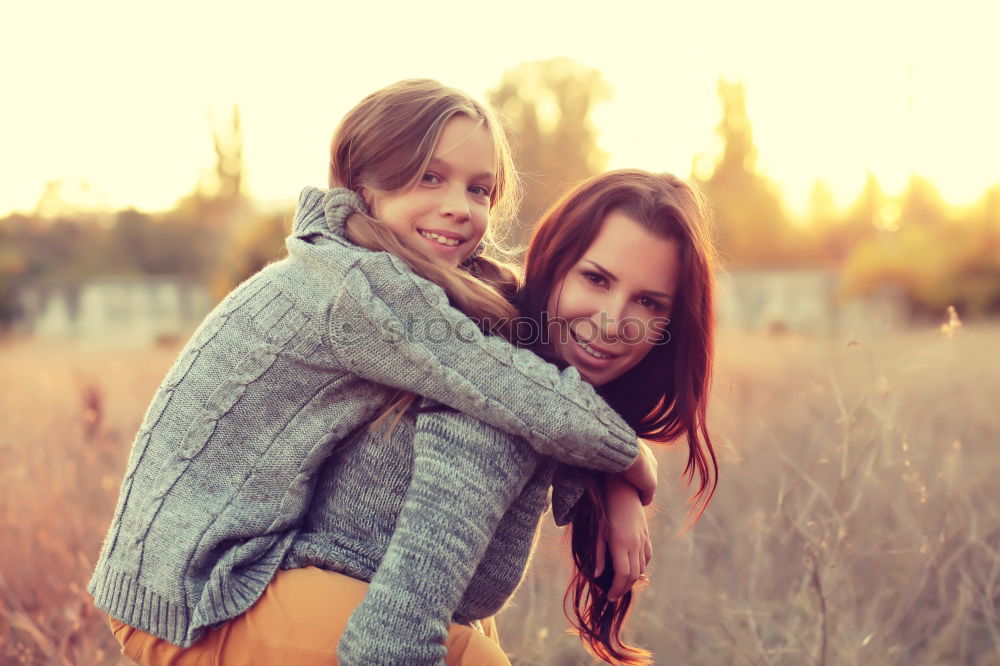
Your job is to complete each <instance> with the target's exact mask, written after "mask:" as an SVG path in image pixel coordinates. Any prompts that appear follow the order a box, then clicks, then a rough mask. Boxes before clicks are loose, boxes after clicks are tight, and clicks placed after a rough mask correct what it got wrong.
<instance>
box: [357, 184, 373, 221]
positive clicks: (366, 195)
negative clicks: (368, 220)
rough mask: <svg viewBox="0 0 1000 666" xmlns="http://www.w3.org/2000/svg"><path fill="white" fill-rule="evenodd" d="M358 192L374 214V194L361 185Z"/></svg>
mask: <svg viewBox="0 0 1000 666" xmlns="http://www.w3.org/2000/svg"><path fill="white" fill-rule="evenodd" d="M358 194H359V195H360V196H361V200H362V201H364V202H365V207H366V208H368V210H369V212H371V214H372V215H375V195H374V193H372V191H371V190H370V189H368V188H367V187H365V186H364V185H362V186H361V187H359V188H358Z"/></svg>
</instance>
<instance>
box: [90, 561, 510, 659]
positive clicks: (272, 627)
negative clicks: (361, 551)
mask: <svg viewBox="0 0 1000 666" xmlns="http://www.w3.org/2000/svg"><path fill="white" fill-rule="evenodd" d="M367 590H368V583H365V582H363V581H360V580H356V579H354V578H350V577H348V576H343V575H341V574H337V573H333V572H331V571H324V570H322V569H317V568H316V567H306V568H304V569H290V570H287V571H279V572H278V574H277V575H276V576H275V577H274V580H272V581H271V584H270V585H268V586H267V589H265V590H264V595H263V596H262V597H261V598H260V599H259V600H258V601H257V603H256V604H254V605H253V606H252V607H251V608H250V609H249V610H248V611H247V612H245V613H243V614H242V615H240V616H238V617H235V618H233V619H232V620H230V621H229V622H226V623H225V624H224V625H222V626H221V627H219V628H218V629H215V630H212V631H209V632H207V633H205V634H204V635H203V636H202V637H201V638H200V639H198V641H196V642H195V644H194V645H192V646H191V647H189V648H179V647H177V646H176V645H173V644H172V643H168V642H167V641H165V640H163V639H160V638H157V637H156V636H153V635H151V634H148V633H146V632H144V631H141V630H139V629H136V628H134V627H131V626H129V625H127V624H124V623H122V622H119V621H118V620H115V619H114V618H110V623H111V630H112V631H113V632H114V635H115V638H116V639H118V643H119V644H120V645H121V647H122V654H124V655H125V656H127V657H129V658H130V659H132V660H133V661H135V662H136V663H138V664H142V665H143V666H228V665H230V664H238V665H241V666H243V665H247V666H249V665H253V664H261V665H262V666H263V665H266V666H284V665H288V666H321V665H322V666H330V665H335V664H336V663H337V642H338V641H339V640H340V636H341V634H342V633H343V631H344V629H345V628H346V627H347V620H348V618H350V616H351V613H352V612H353V611H354V609H355V608H356V607H357V606H358V604H360V603H361V600H362V599H363V598H364V596H365V592H366V591H367ZM482 625H483V630H482V631H479V629H476V628H473V627H466V626H464V625H460V624H452V625H451V627H450V628H449V631H448V638H447V640H445V647H447V649H448V655H447V657H446V658H445V661H446V663H447V664H448V666H473V665H474V666H510V661H509V660H508V659H507V656H506V655H505V654H504V652H503V650H502V649H500V642H499V639H498V637H497V632H496V625H495V624H494V622H493V618H488V619H486V620H483V622H482Z"/></svg>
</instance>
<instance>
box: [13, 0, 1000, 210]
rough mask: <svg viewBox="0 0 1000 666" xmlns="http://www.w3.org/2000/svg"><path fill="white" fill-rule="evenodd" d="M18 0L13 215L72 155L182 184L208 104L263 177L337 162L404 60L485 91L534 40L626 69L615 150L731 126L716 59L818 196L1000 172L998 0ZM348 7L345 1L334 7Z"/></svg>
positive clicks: (107, 178)
mask: <svg viewBox="0 0 1000 666" xmlns="http://www.w3.org/2000/svg"><path fill="white" fill-rule="evenodd" d="M268 6H271V7H272V9H270V10H264V9H259V8H258V7H259V5H257V4H255V3H248V2H245V0H244V1H241V2H235V1H227V2H212V1H211V0H199V1H197V2H196V1H194V0H174V1H172V2H156V3H153V2H147V1H143V0H128V1H122V2H115V1H111V0H95V1H93V2H78V1H75V0H74V1H72V2H71V1H69V0H64V1H61V2H53V1H46V0H36V1H34V2H23V3H13V2H11V3H5V4H4V8H3V9H0V22H2V23H3V25H4V27H5V30H4V36H3V38H2V39H0V62H2V63H3V66H2V68H0V91H2V95H3V100H4V101H3V104H2V105H0V121H2V122H0V215H3V214H6V213H7V212H8V211H10V210H12V209H20V210H23V211H30V210H32V209H33V208H34V206H35V204H36V202H37V201H38V198H39V196H40V194H41V193H42V190H43V187H44V184H45V183H46V182H47V181H49V180H53V179H57V178H63V179H67V180H69V181H79V180H86V181H88V182H89V183H90V184H91V186H92V188H93V192H94V193H95V194H93V195H92V196H93V197H94V199H95V200H96V201H98V202H103V203H104V204H105V205H107V206H111V207H115V208H117V207H123V206H129V205H134V206H137V207H139V208H142V209H146V210H158V209H165V208H169V207H170V206H171V205H172V204H173V203H174V201H175V200H176V199H177V198H178V197H179V196H181V195H182V194H184V193H186V192H189V191H190V190H191V189H192V187H193V185H194V183H195V182H196V180H197V179H198V176H199V174H200V173H201V172H203V171H207V170H210V169H211V167H212V164H213V161H214V155H213V152H212V145H211V132H210V127H209V122H208V115H209V113H210V112H212V111H214V112H215V113H216V115H221V114H224V113H226V112H227V111H228V109H229V108H230V107H231V105H232V104H233V103H234V102H235V103H237V104H239V106H240V109H241V112H242V118H243V126H244V139H245V163H246V168H247V172H248V185H249V189H250V191H251V193H252V194H253V195H254V196H256V197H257V198H259V199H262V200H275V199H288V200H291V199H294V197H295V196H296V195H297V193H298V191H299V189H300V188H301V187H302V186H304V185H308V184H315V185H323V184H324V183H325V176H326V174H325V167H326V159H327V156H326V151H327V149H328V144H329V139H330V135H331V133H332V131H333V128H334V126H335V125H336V123H337V121H338V120H339V119H340V117H341V116H342V115H343V113H344V112H345V111H347V110H348V109H349V108H350V107H351V106H353V105H354V104H355V103H356V102H357V101H358V100H360V99H361V98H362V97H363V96H364V95H365V94H367V93H369V92H371V91H372V90H375V89H376V88H378V87H380V86H382V85H385V84H387V83H391V82H392V81H395V80H398V79H402V78H407V77H413V76H421V77H430V78H436V79H438V80H440V81H442V82H444V83H447V84H449V85H454V86H457V87H459V88H462V89H464V90H466V91H468V92H470V93H472V94H473V95H475V96H477V97H480V98H484V97H485V94H486V91H487V90H489V89H490V88H491V87H493V86H495V85H496V84H497V83H498V82H499V80H500V78H501V76H502V75H503V73H504V71H505V70H507V69H510V68H512V67H514V66H516V65H517V64H519V63H521V62H525V61H531V60H542V59H547V58H551V57H555V56H569V57H571V58H574V59H576V60H578V61H579V62H581V63H582V64H584V65H586V66H588V67H592V68H595V69H599V70H600V71H601V72H602V73H603V75H604V77H605V78H606V79H607V81H608V82H609V83H610V84H611V86H612V88H613V89H614V96H613V98H612V99H611V101H610V102H608V103H606V104H604V105H603V106H601V107H599V108H598V109H597V111H596V112H595V116H594V120H595V122H596V123H597V126H598V127H599V129H600V131H601V135H600V143H601V146H602V147H603V148H604V149H605V150H606V151H608V152H609V153H610V155H611V162H610V166H611V167H612V168H617V167H626V166H632V167H641V168H646V169H651V170H660V171H662V170H668V171H673V172H675V173H678V174H680V175H682V176H687V175H689V174H690V170H691V165H692V158H693V157H694V156H695V155H699V154H700V155H708V156H712V155H714V154H715V153H716V152H717V151H718V149H719V142H718V139H717V138H716V137H715V134H714V127H715V125H716V124H717V123H718V121H719V117H720V105H719V101H718V98H717V94H716V80H717V79H718V77H719V76H720V75H721V76H727V77H729V78H735V79H742V80H743V81H744V82H745V85H746V91H747V104H748V109H749V114H750V119H751V122H752V123H753V129H754V136H755V140H756V143H757V146H758V148H759V151H760V160H759V168H760V169H761V170H762V171H763V172H765V173H766V174H767V175H768V176H769V177H770V178H772V179H773V180H775V181H776V182H777V183H778V184H779V186H781V187H782V189H783V190H784V194H785V197H786V200H787V201H788V203H789V205H790V206H791V208H792V209H793V210H802V209H803V208H804V207H805V202H806V201H807V199H808V195H809V191H810V189H811V187H812V184H813V182H814V181H815V179H817V178H822V179H823V180H825V181H826V182H827V184H828V185H829V186H830V187H831V189H832V190H833V192H834V194H835V196H836V197H837V199H838V201H839V202H840V203H847V202H849V201H851V200H852V199H853V198H854V197H855V196H856V195H857V193H858V191H859V190H860V188H861V185H862V183H863V181H864V178H865V176H866V173H867V172H868V171H869V170H870V171H872V172H874V173H875V174H876V175H877V176H878V178H879V179H880V181H881V182H882V184H883V187H884V188H886V189H887V190H888V191H889V192H896V191H898V190H900V189H901V188H902V187H903V186H904V184H905V182H906V179H907V177H908V175H909V174H910V173H911V172H916V173H919V174H921V175H923V176H925V177H927V178H930V179H931V180H932V181H934V182H935V183H936V184H937V185H938V187H939V188H940V189H941V192H942V194H943V195H944V196H945V198H946V199H948V200H949V201H951V202H953V203H956V204H964V203H969V202H972V201H974V200H976V199H977V198H978V197H979V196H980V195H981V194H982V192H983V191H984V190H985V189H986V188H987V187H988V186H990V185H993V184H996V183H998V182H1000V157H997V156H998V155H1000V121H998V119H1000V87H998V86H997V85H996V82H997V81H998V78H997V77H998V74H997V71H998V69H1000V46H998V44H1000V42H998V40H997V39H996V26H997V25H1000V3H997V2H995V1H994V0H982V1H981V2H974V1H971V0H957V1H954V2H951V3H948V4H947V5H946V4H942V3H939V2H935V3H931V2H926V1H922V0H899V1H897V0H868V1H861V0H838V1H837V2H810V1H806V0H762V1H758V2H745V1H743V0H729V1H725V0H710V1H695V2H693V1H691V0H684V2H675V1H674V0H670V1H659V2H630V1H628V0H617V1H615V2H607V1H604V2H601V3H593V4H589V3H587V2H582V1H579V0H578V1H576V2H546V1H539V0H530V1H529V0H503V1H502V2H492V3H487V2H479V3H473V2H455V1H453V0H448V1H445V2H433V3H419V2H363V1H362V0H356V1H354V2H350V3H347V2H330V1H329V0H327V1H326V2H302V1H298V0H286V1H285V2H282V3H268ZM336 6H340V7H348V6H349V7H350V8H349V9H335V8H334V7H336Z"/></svg>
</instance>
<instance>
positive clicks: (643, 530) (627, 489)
mask: <svg viewBox="0 0 1000 666" xmlns="http://www.w3.org/2000/svg"><path fill="white" fill-rule="evenodd" d="M644 446H645V445H644ZM641 457H642V456H640V458H641ZM588 477H590V478H595V477H596V478H598V479H599V480H600V482H601V483H603V484H604V498H605V504H606V506H605V512H606V515H607V521H606V522H602V523H601V526H600V532H599V534H598V537H597V544H596V547H597V550H596V567H595V570H594V572H593V574H594V576H595V577H598V576H600V574H601V572H602V571H604V567H605V564H606V556H607V554H610V556H611V563H612V565H613V566H614V571H615V576H614V579H613V580H612V583H611V587H610V588H609V590H608V596H609V598H611V599H612V601H614V600H616V599H617V598H619V597H621V596H623V595H624V594H625V593H626V592H628V591H629V590H630V589H631V588H632V586H633V585H634V584H635V583H636V581H637V580H638V579H639V576H641V575H642V574H644V573H645V572H646V567H647V566H648V564H649V560H650V559H652V557H653V547H652V542H651V541H650V538H649V527H648V526H647V524H646V513H645V511H644V510H643V502H642V500H641V499H640V493H639V492H638V491H637V490H636V488H635V486H633V485H632V484H631V483H629V482H628V481H626V480H625V479H624V478H623V476H622V475H620V474H596V475H595V474H594V473H593V472H589V471H587V470H583V469H580V468H579V467H571V466H569V465H559V466H558V467H557V468H556V471H555V474H554V475H553V479H552V516H553V518H554V520H555V523H556V525H559V526H560V527H561V526H563V525H567V524H569V523H570V522H572V520H573V518H574V516H575V515H576V510H577V507H578V505H579V503H580V500H581V499H582V498H583V495H584V493H585V492H586V489H587V485H586V484H587V478H588Z"/></svg>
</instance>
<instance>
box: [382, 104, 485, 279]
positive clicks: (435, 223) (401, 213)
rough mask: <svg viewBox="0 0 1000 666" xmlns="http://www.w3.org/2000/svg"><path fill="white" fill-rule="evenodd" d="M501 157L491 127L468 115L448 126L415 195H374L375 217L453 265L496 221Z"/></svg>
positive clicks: (410, 242)
mask: <svg viewBox="0 0 1000 666" xmlns="http://www.w3.org/2000/svg"><path fill="white" fill-rule="evenodd" d="M495 186H496V156H495V153H494V149H493V139H492V137H491V136H490V133H489V131H488V130H487V129H486V127H485V126H484V125H483V124H482V123H480V122H478V121H476V120H473V119H472V118H469V117H468V116H464V115H457V116H454V117H452V118H451V119H450V120H448V122H447V123H446V124H445V126H444V129H443V130H442V131H441V136H440V138H439V139H438V142H437V146H435V147H434V152H433V154H432V155H431V161H430V163H429V164H428V165H427V171H426V172H425V173H423V174H422V175H421V176H420V178H419V179H418V180H417V183H416V185H414V186H413V187H412V188H411V189H409V190H401V191H398V192H389V193H373V197H372V199H373V201H372V213H373V214H374V215H375V217H376V218H377V219H378V220H380V221H382V222H383V223H385V224H387V225H389V226H390V227H392V229H393V231H395V232H396V233H397V234H398V235H399V236H400V237H401V238H402V239H403V241H404V242H406V243H408V244H410V245H412V246H414V247H423V248H425V249H428V248H429V249H430V250H431V251H432V256H436V257H439V258H440V259H441V260H442V261H445V262H448V263H450V264H451V265H457V264H459V263H461V261H462V260H463V259H465V258H466V257H467V256H469V254H471V253H472V251H473V250H475V249H476V247H477V246H478V245H479V241H480V240H482V238H483V234H485V233H486V228H487V226H489V221H490V195H491V194H492V192H493V188H494V187H495Z"/></svg>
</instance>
